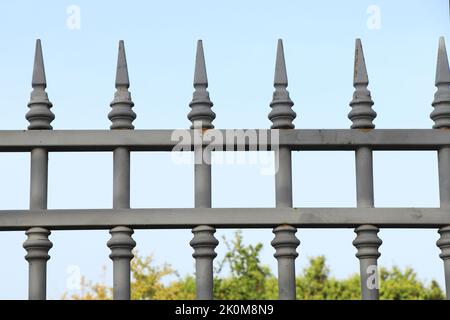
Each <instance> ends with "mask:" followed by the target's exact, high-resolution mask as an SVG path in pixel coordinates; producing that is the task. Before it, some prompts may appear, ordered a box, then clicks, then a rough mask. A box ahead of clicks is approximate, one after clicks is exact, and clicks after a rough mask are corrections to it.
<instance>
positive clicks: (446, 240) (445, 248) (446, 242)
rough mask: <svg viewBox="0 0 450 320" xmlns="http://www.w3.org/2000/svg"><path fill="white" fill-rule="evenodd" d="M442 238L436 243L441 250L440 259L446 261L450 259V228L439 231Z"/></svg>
mask: <svg viewBox="0 0 450 320" xmlns="http://www.w3.org/2000/svg"><path fill="white" fill-rule="evenodd" d="M439 234H440V235H441V237H440V238H439V240H438V241H436V245H437V246H438V247H439V249H441V254H440V255H439V257H440V258H441V259H442V260H444V261H446V260H448V259H450V226H447V227H444V228H441V229H439Z"/></svg>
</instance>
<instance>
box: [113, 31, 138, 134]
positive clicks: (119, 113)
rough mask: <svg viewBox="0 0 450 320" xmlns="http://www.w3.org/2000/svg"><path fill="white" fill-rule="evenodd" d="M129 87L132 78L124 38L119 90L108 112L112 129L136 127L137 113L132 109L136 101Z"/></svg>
mask: <svg viewBox="0 0 450 320" xmlns="http://www.w3.org/2000/svg"><path fill="white" fill-rule="evenodd" d="M129 87H130V80H129V78H128V66H127V59H126V55H125V45H124V42H123V40H120V41H119V52H118V56H117V70H116V89H117V90H116V92H115V94H114V99H113V101H112V102H111V104H110V106H111V108H112V110H111V111H110V112H109V113H108V118H109V120H111V122H112V124H111V126H110V128H111V129H134V126H133V121H134V119H136V113H135V112H134V111H133V110H132V108H133V106H134V103H133V101H132V100H131V93H130V91H129V90H128V88H129Z"/></svg>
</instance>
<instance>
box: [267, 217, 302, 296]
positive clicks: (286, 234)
mask: <svg viewBox="0 0 450 320" xmlns="http://www.w3.org/2000/svg"><path fill="white" fill-rule="evenodd" d="M296 232H297V229H296V228H294V227H292V226H289V225H281V226H278V227H276V228H275V229H273V233H274V234H275V238H274V239H273V240H272V242H271V244H272V246H273V247H274V248H275V254H274V257H275V258H276V259H277V261H278V298H279V299H281V300H295V298H296V285H295V258H297V256H298V253H297V250H296V249H297V247H298V246H299V244H300V241H299V240H298V239H297V237H296V236H295V233H296Z"/></svg>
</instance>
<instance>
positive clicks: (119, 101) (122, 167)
mask: <svg viewBox="0 0 450 320" xmlns="http://www.w3.org/2000/svg"><path fill="white" fill-rule="evenodd" d="M129 87H130V81H129V78H128V68H127V61H126V56H125V47H124V43H123V41H120V42H119V54H118V58H117V73H116V89H117V91H116V93H115V95H114V100H113V101H112V102H111V108H112V110H111V111H110V113H109V114H108V118H109V119H110V120H111V122H112V124H111V129H112V130H132V129H134V126H133V124H132V123H133V120H134V119H136V114H135V113H134V111H133V110H132V107H133V106H134V103H133V101H132V100H131V94H130V92H129V91H128V88H129ZM113 208H114V209H128V208H130V151H129V149H128V148H126V147H119V148H116V149H115V150H114V153H113ZM109 233H110V234H111V239H110V240H109V241H108V243H107V245H108V247H109V248H110V249H111V254H110V256H109V257H110V258H111V260H112V261H113V290H114V291H113V296H114V300H129V299H130V295H131V293H130V282H131V276H130V261H131V259H133V257H134V255H133V252H132V250H133V248H134V247H135V246H136V242H135V241H134V240H133V238H132V234H133V229H131V228H129V227H126V226H118V227H115V228H113V229H111V230H110V232H109Z"/></svg>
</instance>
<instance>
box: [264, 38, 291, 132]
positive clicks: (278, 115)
mask: <svg viewBox="0 0 450 320" xmlns="http://www.w3.org/2000/svg"><path fill="white" fill-rule="evenodd" d="M287 86H288V79H287V72H286V62H285V59H284V50H283V41H282V40H281V39H279V40H278V46H277V58H276V62H275V76H274V87H275V91H274V92H273V98H272V102H271V103H270V107H271V108H272V111H271V112H270V113H269V120H270V121H272V126H271V128H272V129H293V128H294V127H295V126H294V123H293V120H294V119H295V118H296V116H297V114H296V113H295V111H294V110H292V106H293V105H294V102H292V100H291V98H290V97H289V91H288V90H287V89H286V88H287Z"/></svg>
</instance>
